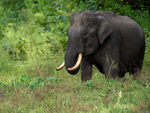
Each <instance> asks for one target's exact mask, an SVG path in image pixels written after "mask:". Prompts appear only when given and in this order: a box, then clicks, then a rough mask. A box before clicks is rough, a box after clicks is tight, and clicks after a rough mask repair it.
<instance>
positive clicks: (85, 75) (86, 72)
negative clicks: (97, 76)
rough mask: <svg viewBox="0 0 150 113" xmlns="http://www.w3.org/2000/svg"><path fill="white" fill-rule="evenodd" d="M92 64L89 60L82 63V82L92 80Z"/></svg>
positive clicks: (85, 59)
mask: <svg viewBox="0 0 150 113" xmlns="http://www.w3.org/2000/svg"><path fill="white" fill-rule="evenodd" d="M92 70H93V67H92V63H90V62H89V61H88V60H87V58H84V59H83V60H82V62H81V80H82V81H87V80H90V79H92Z"/></svg>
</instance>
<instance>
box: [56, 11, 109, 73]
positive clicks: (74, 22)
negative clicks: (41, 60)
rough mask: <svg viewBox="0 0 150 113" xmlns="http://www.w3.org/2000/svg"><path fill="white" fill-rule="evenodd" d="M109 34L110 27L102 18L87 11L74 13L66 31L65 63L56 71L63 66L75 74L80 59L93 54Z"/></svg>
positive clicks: (105, 19) (106, 20)
mask: <svg viewBox="0 0 150 113" xmlns="http://www.w3.org/2000/svg"><path fill="white" fill-rule="evenodd" d="M111 32H112V29H111V25H110V23H109V21H108V19H107V18H105V17H104V16H100V15H96V12H92V11H88V10H87V11H83V12H75V13H74V14H73V15H72V17H71V20H70V26H69V28H68V30H67V33H68V45H67V50H66V54H65V62H64V63H63V64H62V65H61V66H60V67H59V68H57V70H59V69H61V68H62V67H64V66H65V67H66V70H67V71H68V72H69V73H70V74H76V73H77V72H78V71H79V67H80V63H81V60H82V58H83V57H85V56H88V55H91V54H93V53H94V52H95V51H96V50H97V49H98V47H99V46H100V45H101V44H103V42H104V40H105V39H106V38H107V37H108V36H109V35H110V34H111Z"/></svg>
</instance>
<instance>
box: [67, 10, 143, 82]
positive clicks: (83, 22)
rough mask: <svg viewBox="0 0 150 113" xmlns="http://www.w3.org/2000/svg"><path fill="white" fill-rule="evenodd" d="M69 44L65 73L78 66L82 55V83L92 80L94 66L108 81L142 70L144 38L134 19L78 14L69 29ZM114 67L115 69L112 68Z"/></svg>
mask: <svg viewBox="0 0 150 113" xmlns="http://www.w3.org/2000/svg"><path fill="white" fill-rule="evenodd" d="M67 33H68V45H67V50H66V54H65V66H66V70H67V71H68V72H69V73H70V74H76V73H77V72H78V71H79V67H78V69H76V70H74V71H69V70H68V68H71V67H73V66H74V65H75V63H76V61H77V57H78V54H79V53H82V54H83V59H82V62H81V80H82V81H87V80H90V79H91V78H92V65H93V64H94V65H95V66H96V67H97V68H98V70H99V71H100V72H101V73H103V74H105V77H106V78H109V77H112V78H114V79H115V78H117V77H124V75H125V73H126V72H130V74H133V75H137V74H138V72H140V70H141V69H142V64H143V59H144V51H145V36H144V33H143V30H142V28H141V27H140V26H139V25H138V24H137V23H136V22H135V21H133V20H132V19H130V18H129V17H126V16H119V15H117V14H115V13H112V12H106V11H95V12H92V11H88V10H87V11H83V12H75V13H74V14H73V15H72V17H71V20H70V27H69V28H68V30H67ZM111 65H113V67H111Z"/></svg>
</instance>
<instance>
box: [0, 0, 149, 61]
mask: <svg viewBox="0 0 150 113" xmlns="http://www.w3.org/2000/svg"><path fill="white" fill-rule="evenodd" d="M132 3H133V1H128V0H117V1H116V0H109V1H108V0H74V1H71V0H68V1H66V0H56V1H54V0H43V1H41V0H21V1H18V0H2V1H0V16H1V17H2V18H0V44H1V46H2V47H3V49H4V50H6V51H8V52H9V54H10V56H11V57H13V58H15V59H20V60H23V59H24V60H25V59H29V58H30V57H31V56H39V55H40V54H43V53H49V54H52V53H54V52H61V51H65V50H66V45H67V41H68V38H67V32H66V31H67V28H68V27H69V21H70V17H71V14H72V13H73V12H75V11H82V10H93V11H95V10H101V11H111V12H115V13H117V14H119V15H125V16H129V17H131V18H132V19H134V20H135V21H136V22H137V23H139V24H140V25H141V26H142V27H143V29H144V32H145V33H146V35H145V36H146V46H147V48H146V57H145V58H146V61H147V62H149V58H148V57H147V56H149V55H147V54H148V53H149V48H148V47H149V35H147V34H148V33H149V31H150V27H149V26H150V24H149V22H150V15H149V10H148V8H147V5H146V4H149V2H147V1H146V2H144V1H138V2H137V1H135V4H134V5H133V4H132ZM138 5H140V6H139V7H138ZM37 37H39V38H37ZM44 48H45V49H44ZM48 50H49V51H48ZM47 55H48V54H47ZM47 55H46V56H47ZM49 56H50V55H49Z"/></svg>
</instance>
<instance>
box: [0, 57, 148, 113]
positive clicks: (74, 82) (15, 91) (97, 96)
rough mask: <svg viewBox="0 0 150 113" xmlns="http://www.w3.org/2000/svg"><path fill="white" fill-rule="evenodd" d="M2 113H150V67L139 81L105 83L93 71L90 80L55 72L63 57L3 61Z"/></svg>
mask: <svg viewBox="0 0 150 113" xmlns="http://www.w3.org/2000/svg"><path fill="white" fill-rule="evenodd" d="M1 59H2V60H1V67H0V112H1V113H8V112H11V113H13V112H15V113H17V112H18V113H87V112H88V113H100V112H102V113H109V112H111V113H126V112H127V113H130V112H132V113H137V112H138V113H148V112H150V68H149V67H147V66H146V65H144V67H143V71H142V74H141V76H139V77H137V79H135V80H134V79H133V77H130V76H129V75H128V73H127V74H126V77H125V78H124V79H119V80H112V79H109V80H105V78H104V75H103V74H101V73H99V72H98V70H97V69H96V68H94V72H93V78H92V80H91V81H88V82H86V83H82V82H81V80H80V73H78V74H77V75H69V74H68V73H67V72H66V70H65V69H62V70H60V71H58V72H57V71H56V70H55V69H56V67H57V66H59V65H60V64H61V62H62V61H63V56H59V55H56V56H53V57H52V58H51V59H49V60H40V59H37V58H35V59H32V60H30V61H11V60H7V59H8V58H7V56H3V58H1Z"/></svg>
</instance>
